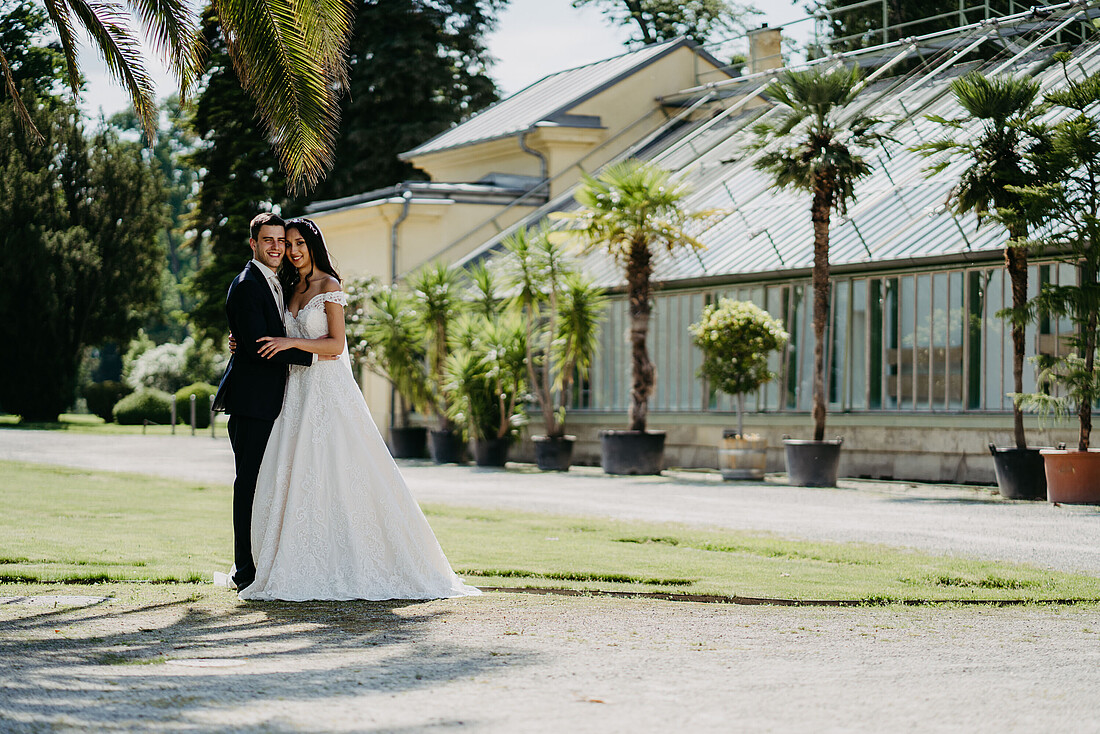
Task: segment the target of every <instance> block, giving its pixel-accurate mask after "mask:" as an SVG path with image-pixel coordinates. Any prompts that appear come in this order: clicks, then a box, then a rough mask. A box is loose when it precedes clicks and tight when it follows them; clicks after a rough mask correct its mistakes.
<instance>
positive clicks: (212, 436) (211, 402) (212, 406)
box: [210, 395, 218, 438]
mask: <svg viewBox="0 0 1100 734" xmlns="http://www.w3.org/2000/svg"><path fill="white" fill-rule="evenodd" d="M217 437H218V436H217V434H215V433H214V396H213V395H211V396H210V438H217Z"/></svg>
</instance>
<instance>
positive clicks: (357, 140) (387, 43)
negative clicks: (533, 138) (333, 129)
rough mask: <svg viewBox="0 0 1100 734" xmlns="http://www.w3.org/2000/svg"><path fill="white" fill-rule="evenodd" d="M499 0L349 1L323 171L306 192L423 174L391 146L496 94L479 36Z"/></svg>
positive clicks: (399, 146) (411, 142)
mask: <svg viewBox="0 0 1100 734" xmlns="http://www.w3.org/2000/svg"><path fill="white" fill-rule="evenodd" d="M505 1H506V0H448V2H434V1H430V0H384V1H381V0H357V2H356V3H355V5H356V7H357V8H358V10H357V11H356V20H355V30H354V32H353V35H352V38H351V43H350V48H349V54H350V55H349V62H350V66H349V78H348V93H347V94H345V95H344V96H343V97H342V98H341V100H340V108H341V118H342V119H341V123H340V131H339V134H338V136H337V139H336V159H335V163H334V165H333V168H332V171H331V172H330V173H329V174H328V176H327V177H326V178H325V180H324V181H322V182H321V183H320V185H319V186H318V187H317V190H316V191H315V192H314V194H313V197H312V198H313V199H334V198H339V197H343V196H351V195H353V194H360V193H363V192H364V191H370V190H371V189H376V188H381V187H383V186H389V185H391V184H395V183H398V182H400V181H404V180H407V179H413V178H426V176H424V174H423V173H422V172H420V171H419V170H418V169H416V168H413V166H412V164H410V163H407V162H405V161H402V160H400V159H399V158H398V157H397V155H398V153H401V152H402V151H406V150H410V149H412V148H414V147H416V146H417V145H419V144H420V143H423V142H424V141H425V140H428V139H429V138H432V137H434V136H435V135H437V134H439V133H441V132H443V131H444V130H446V129H447V128H448V127H450V126H451V125H452V124H454V123H455V122H458V121H460V120H461V119H463V118H464V117H468V116H469V115H470V114H472V113H474V112H477V111H478V110H481V109H482V108H484V107H487V106H488V105H490V104H492V103H493V102H495V101H496V100H497V92H496V86H495V84H494V83H493V80H492V78H491V77H490V76H489V75H488V73H487V65H488V61H489V58H488V54H487V52H486V48H485V35H486V34H487V33H488V32H489V31H490V30H491V29H492V26H493V21H494V17H493V16H494V14H495V13H496V11H497V10H499V9H500V8H501V7H503V6H504V4H505Z"/></svg>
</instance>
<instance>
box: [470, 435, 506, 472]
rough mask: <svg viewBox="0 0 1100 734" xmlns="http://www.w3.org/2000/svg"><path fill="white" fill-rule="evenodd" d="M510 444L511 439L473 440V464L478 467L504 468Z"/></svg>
mask: <svg viewBox="0 0 1100 734" xmlns="http://www.w3.org/2000/svg"><path fill="white" fill-rule="evenodd" d="M511 444H512V439H511V437H505V438H479V439H475V440H474V463H475V464H477V465H478V466H504V464H505V463H506V462H507V461H508V447H509V446H510V445H511Z"/></svg>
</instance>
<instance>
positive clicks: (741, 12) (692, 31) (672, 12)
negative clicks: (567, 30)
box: [573, 0, 760, 44]
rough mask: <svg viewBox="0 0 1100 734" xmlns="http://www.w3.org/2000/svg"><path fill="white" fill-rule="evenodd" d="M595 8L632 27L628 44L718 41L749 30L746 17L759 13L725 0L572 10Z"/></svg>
mask: <svg viewBox="0 0 1100 734" xmlns="http://www.w3.org/2000/svg"><path fill="white" fill-rule="evenodd" d="M586 5H594V6H596V7H598V8H599V9H600V10H601V11H602V12H603V14H604V15H606V16H607V17H608V19H610V20H611V22H612V23H614V24H615V25H623V26H631V27H633V28H634V29H635V30H636V31H637V34H636V35H634V36H632V37H631V38H630V40H629V41H628V43H631V44H633V43H638V42H639V41H640V42H642V43H645V44H651V43H659V42H661V41H671V40H672V39H674V38H678V37H680V36H687V37H688V38H690V39H692V40H693V41H695V42H696V43H700V44H705V43H708V42H711V41H721V40H725V39H727V38H730V37H731V36H740V35H743V34H744V33H745V31H746V30H748V27H747V25H746V23H747V21H748V20H749V17H750V16H752V15H758V14H759V13H760V11H759V10H756V9H755V8H752V7H751V6H747V5H742V4H740V3H732V2H728V1H727V0H573V7H574V8H581V7H584V6H586Z"/></svg>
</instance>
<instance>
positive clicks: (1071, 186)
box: [1013, 52, 1100, 451]
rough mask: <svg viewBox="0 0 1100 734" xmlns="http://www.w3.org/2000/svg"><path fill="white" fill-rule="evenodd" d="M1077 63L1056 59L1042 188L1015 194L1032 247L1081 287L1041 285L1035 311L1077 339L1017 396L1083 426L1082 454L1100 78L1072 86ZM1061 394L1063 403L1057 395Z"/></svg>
mask: <svg viewBox="0 0 1100 734" xmlns="http://www.w3.org/2000/svg"><path fill="white" fill-rule="evenodd" d="M1072 58H1073V57H1072V56H1071V54H1069V53H1068V52H1060V53H1058V54H1055V59H1056V60H1057V61H1058V62H1060V63H1061V64H1062V69H1063V74H1064V75H1065V80H1066V84H1065V86H1063V87H1062V88H1061V89H1057V90H1055V91H1052V92H1049V93H1047V94H1046V96H1045V101H1046V102H1047V103H1049V104H1050V105H1052V106H1053V107H1055V109H1056V110H1057V111H1058V112H1059V113H1062V114H1061V119H1060V120H1059V121H1058V122H1057V123H1056V124H1055V125H1053V126H1052V127H1050V128H1048V129H1045V130H1044V131H1043V136H1044V139H1045V142H1046V144H1045V145H1042V146H1038V147H1037V148H1036V149H1035V150H1034V151H1033V156H1032V157H1033V159H1034V161H1035V164H1036V167H1037V168H1038V170H1039V171H1040V172H1041V175H1040V176H1038V177H1037V182H1036V183H1033V184H1032V185H1030V186H1024V187H1022V188H1020V189H1018V190H1017V191H1018V193H1020V195H1021V198H1022V200H1023V207H1022V209H1023V211H1024V212H1025V213H1026V215H1027V217H1028V219H1029V221H1031V222H1034V223H1036V224H1037V225H1038V229H1039V236H1038V237H1037V238H1036V242H1035V243H1034V244H1035V245H1037V246H1039V247H1041V248H1043V249H1044V250H1047V251H1049V252H1053V253H1056V254H1057V255H1058V257H1059V259H1060V260H1061V261H1062V262H1065V263H1067V264H1069V265H1072V266H1073V268H1074V269H1075V270H1076V271H1077V282H1076V283H1063V284H1059V285H1054V284H1052V283H1044V284H1043V286H1042V289H1041V290H1040V292H1039V295H1038V296H1036V297H1035V299H1034V302H1033V303H1032V304H1031V307H1032V308H1033V309H1036V310H1038V311H1040V312H1045V313H1048V314H1051V315H1053V316H1064V317H1069V319H1070V320H1071V321H1072V322H1073V325H1074V329H1075V333H1074V335H1073V336H1072V337H1071V338H1070V339H1069V340H1068V341H1069V344H1070V346H1071V348H1072V352H1071V353H1070V354H1067V355H1062V356H1054V355H1042V354H1041V355H1038V357H1037V358H1036V362H1037V363H1038V365H1039V368H1040V372H1039V377H1038V380H1037V383H1038V385H1037V386H1038V388H1039V390H1040V392H1038V393H1036V394H1032V395H1021V394H1016V395H1014V396H1013V398H1014V399H1015V400H1016V401H1017V402H1019V403H1021V404H1022V405H1024V406H1025V407H1029V408H1034V409H1038V410H1042V411H1049V412H1053V413H1055V414H1057V415H1069V414H1071V413H1072V412H1076V414H1077V418H1078V425H1079V433H1078V442H1077V450H1078V451H1086V450H1088V447H1089V441H1090V439H1091V435H1092V410H1093V406H1094V405H1095V404H1096V403H1097V401H1098V400H1100V372H1098V371H1097V369H1096V350H1097V346H1098V339H1100V338H1098V334H1097V331H1098V328H1100V282H1098V280H1100V185H1098V183H1097V182H1100V120H1097V119H1096V116H1095V109H1096V105H1097V104H1100V74H1091V75H1089V76H1087V77H1085V78H1083V79H1073V78H1071V76H1070V73H1069V63H1070V61H1072ZM1054 388H1061V393H1062V394H1061V395H1057V394H1054V393H1055V390H1054Z"/></svg>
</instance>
